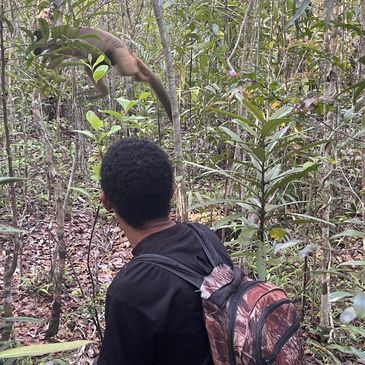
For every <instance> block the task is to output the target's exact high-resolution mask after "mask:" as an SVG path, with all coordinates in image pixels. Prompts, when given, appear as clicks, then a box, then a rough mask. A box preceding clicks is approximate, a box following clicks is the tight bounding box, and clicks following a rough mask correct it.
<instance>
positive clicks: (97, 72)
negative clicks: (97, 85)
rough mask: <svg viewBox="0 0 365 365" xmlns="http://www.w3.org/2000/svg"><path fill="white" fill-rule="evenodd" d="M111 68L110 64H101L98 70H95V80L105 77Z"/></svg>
mask: <svg viewBox="0 0 365 365" xmlns="http://www.w3.org/2000/svg"><path fill="white" fill-rule="evenodd" d="M108 69H109V66H108V65H101V66H98V67H97V68H96V70H95V71H94V72H93V79H94V81H95V82H98V81H99V80H100V79H101V78H103V77H104V75H105V74H106V73H107V71H108Z"/></svg>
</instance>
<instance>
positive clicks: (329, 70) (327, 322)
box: [320, 3, 338, 330]
mask: <svg viewBox="0 0 365 365" xmlns="http://www.w3.org/2000/svg"><path fill="white" fill-rule="evenodd" d="M333 5H334V6H332V7H329V5H328V7H327V9H326V14H325V16H326V19H328V20H336V19H335V18H336V17H337V11H338V5H337V3H334V4H333ZM327 24H329V22H327ZM324 49H325V50H328V52H330V54H333V55H335V54H336V50H337V29H336V28H335V27H334V28H333V30H332V31H329V30H328V31H327V33H326V34H325V40H324ZM325 70H326V75H327V83H326V86H325V90H324V96H325V98H326V99H327V100H330V99H331V97H332V96H333V95H334V94H335V92H336V91H337V78H338V76H337V69H336V67H335V66H334V65H332V64H331V63H329V62H328V63H327V64H325ZM337 109H338V108H337V106H336V105H334V107H333V109H330V110H329V111H328V112H327V114H326V116H325V119H326V125H327V126H329V130H328V132H327V133H326V134H327V136H325V139H329V135H328V134H329V133H332V130H334V128H335V127H336V120H337V118H338V110H337ZM332 158H333V145H332V142H329V143H327V145H326V147H325V148H324V151H323V161H324V163H323V168H322V174H323V179H322V199H323V205H322V207H321V211H322V217H321V218H322V219H323V220H324V221H326V222H330V220H331V217H332V204H331V201H332V195H333V191H332V185H331V176H332V172H333V164H332V163H331V159H332ZM330 269H331V243H330V229H329V224H326V223H324V224H322V270H323V274H322V287H321V312H320V325H321V327H322V328H323V329H325V330H330V329H331V327H332V317H331V303H330V300H329V295H330V283H331V275H330V273H329V272H330Z"/></svg>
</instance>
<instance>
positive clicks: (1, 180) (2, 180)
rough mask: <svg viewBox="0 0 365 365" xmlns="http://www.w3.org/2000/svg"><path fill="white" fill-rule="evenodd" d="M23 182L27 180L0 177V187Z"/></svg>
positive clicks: (14, 177)
mask: <svg viewBox="0 0 365 365" xmlns="http://www.w3.org/2000/svg"><path fill="white" fill-rule="evenodd" d="M24 180H27V179H26V178H24V177H16V176H13V177H10V176H1V177H0V185H2V184H10V183H16V182H19V181H24Z"/></svg>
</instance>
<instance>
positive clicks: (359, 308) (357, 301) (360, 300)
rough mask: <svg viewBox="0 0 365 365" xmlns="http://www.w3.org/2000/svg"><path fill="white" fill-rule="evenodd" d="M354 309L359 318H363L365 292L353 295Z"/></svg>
mask: <svg viewBox="0 0 365 365" xmlns="http://www.w3.org/2000/svg"><path fill="white" fill-rule="evenodd" d="M354 310H355V312H356V315H357V316H358V317H359V318H365V293H358V294H356V295H355V298H354Z"/></svg>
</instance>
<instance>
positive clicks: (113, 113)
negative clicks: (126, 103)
mask: <svg viewBox="0 0 365 365" xmlns="http://www.w3.org/2000/svg"><path fill="white" fill-rule="evenodd" d="M100 112H101V113H104V114H108V115H111V116H112V117H114V118H116V119H118V120H119V121H122V120H123V114H122V113H120V112H116V111H115V110H109V109H103V110H100Z"/></svg>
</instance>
